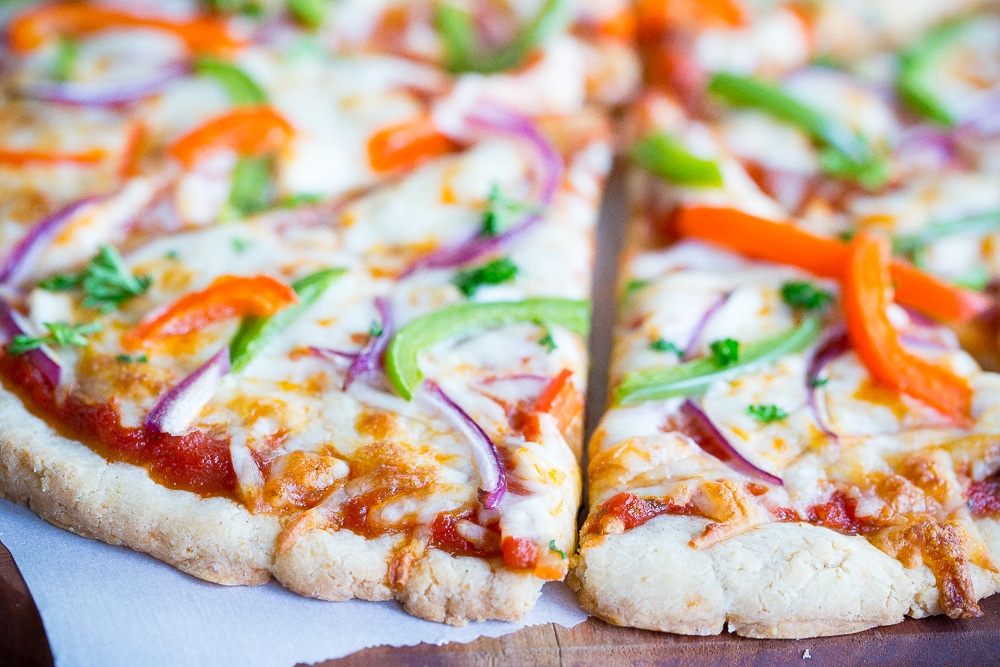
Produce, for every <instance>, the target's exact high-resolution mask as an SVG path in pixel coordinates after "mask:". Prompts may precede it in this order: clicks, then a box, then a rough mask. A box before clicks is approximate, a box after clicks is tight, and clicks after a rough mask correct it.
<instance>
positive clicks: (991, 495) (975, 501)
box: [966, 473, 1000, 517]
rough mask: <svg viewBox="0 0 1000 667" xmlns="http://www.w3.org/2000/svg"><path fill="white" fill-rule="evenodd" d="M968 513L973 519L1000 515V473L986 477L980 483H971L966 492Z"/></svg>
mask: <svg viewBox="0 0 1000 667" xmlns="http://www.w3.org/2000/svg"><path fill="white" fill-rule="evenodd" d="M966 495H967V496H968V498H969V500H968V501H967V504H968V506H969V512H971V513H972V516H974V517H984V516H989V515H994V516H996V515H1000V473H996V474H994V475H992V476H991V477H987V478H986V479H984V480H982V481H981V482H973V483H972V484H970V485H969V490H968V491H967V492H966Z"/></svg>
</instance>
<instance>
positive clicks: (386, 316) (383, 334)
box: [344, 297, 396, 391]
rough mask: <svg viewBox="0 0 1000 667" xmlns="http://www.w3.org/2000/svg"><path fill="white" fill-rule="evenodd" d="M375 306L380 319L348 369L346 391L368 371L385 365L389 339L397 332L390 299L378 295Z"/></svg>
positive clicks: (370, 371) (373, 325) (373, 326)
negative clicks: (384, 359)
mask: <svg viewBox="0 0 1000 667" xmlns="http://www.w3.org/2000/svg"><path fill="white" fill-rule="evenodd" d="M375 308H376V309H377V310H378V314H379V320H378V321H376V322H373V323H372V328H371V330H370V331H369V333H368V338H369V340H368V344H367V345H365V347H364V349H362V350H361V352H359V353H358V354H357V355H356V356H355V357H354V360H353V361H352V362H351V366H350V367H349V368H348V369H347V376H346V377H345V378H344V391H347V388H348V387H350V386H351V383H352V382H354V381H355V380H357V379H358V378H360V377H362V376H363V375H365V374H366V373H372V372H374V371H377V370H380V369H382V368H383V367H384V365H383V364H384V362H383V358H384V357H385V350H386V348H388V347H389V341H390V340H392V336H393V334H395V333H396V324H395V322H394V321H393V318H392V311H391V310H390V307H389V301H388V300H387V299H386V298H384V297H376V299H375Z"/></svg>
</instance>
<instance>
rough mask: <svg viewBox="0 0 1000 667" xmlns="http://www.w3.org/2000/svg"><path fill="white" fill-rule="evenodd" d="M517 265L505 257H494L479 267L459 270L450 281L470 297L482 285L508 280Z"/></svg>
mask: <svg viewBox="0 0 1000 667" xmlns="http://www.w3.org/2000/svg"><path fill="white" fill-rule="evenodd" d="M517 271H518V269H517V265H515V264H514V262H512V261H510V259H508V258H507V257H501V258H499V259H495V260H493V261H492V262H488V263H487V264H483V265H482V266H480V267H479V268H476V269H470V270H469V271H459V272H458V273H456V274H455V277H454V279H452V282H453V283H454V285H455V287H457V288H458V289H459V290H460V291H461V292H462V294H464V295H465V296H468V297H471V296H472V295H473V294H475V293H476V290H478V289H479V288H480V287H481V286H483V285H499V284H500V283H505V282H509V281H511V280H513V279H514V276H516V275H517Z"/></svg>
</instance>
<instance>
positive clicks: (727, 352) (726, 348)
mask: <svg viewBox="0 0 1000 667" xmlns="http://www.w3.org/2000/svg"><path fill="white" fill-rule="evenodd" d="M708 347H709V349H711V350H712V359H713V360H714V361H715V364H716V365H717V366H721V367H722V368H726V367H727V366H732V365H733V364H735V363H736V362H737V361H739V360H740V344H739V341H735V340H733V339H732V338H723V339H722V340H716V341H712V342H711V343H710V344H709V346H708Z"/></svg>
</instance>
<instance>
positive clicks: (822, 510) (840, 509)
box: [806, 491, 873, 535]
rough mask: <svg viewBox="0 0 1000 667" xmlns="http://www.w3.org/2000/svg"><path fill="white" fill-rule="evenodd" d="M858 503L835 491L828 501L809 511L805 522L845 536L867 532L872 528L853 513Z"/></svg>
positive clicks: (841, 492)
mask: <svg viewBox="0 0 1000 667" xmlns="http://www.w3.org/2000/svg"><path fill="white" fill-rule="evenodd" d="M857 506H858V503H857V501H856V500H854V499H853V498H851V497H849V496H848V495H847V494H845V493H844V492H843V491H835V492H834V493H833V495H832V496H830V500H829V501H827V502H825V503H823V504H821V505H815V506H813V507H811V508H810V509H809V516H808V517H806V520H807V521H808V522H809V523H813V524H816V525H820V526H825V527H827V528H830V529H832V530H835V531H837V532H838V533H844V534H846V535H857V534H858V533H863V532H867V531H868V530H870V529H871V528H872V527H873V526H871V525H870V524H867V523H866V522H864V521H862V520H861V519H858V517H857V515H856V514H855V512H856V511H857Z"/></svg>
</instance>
